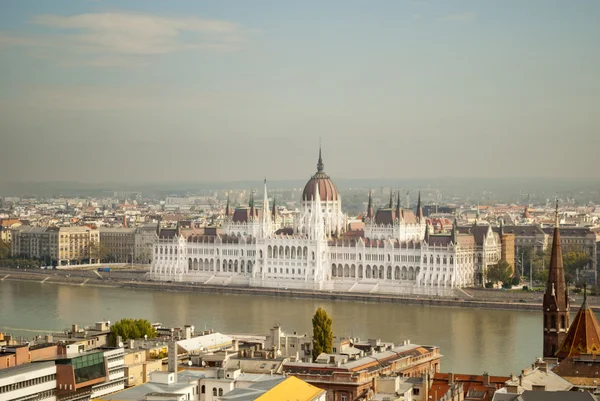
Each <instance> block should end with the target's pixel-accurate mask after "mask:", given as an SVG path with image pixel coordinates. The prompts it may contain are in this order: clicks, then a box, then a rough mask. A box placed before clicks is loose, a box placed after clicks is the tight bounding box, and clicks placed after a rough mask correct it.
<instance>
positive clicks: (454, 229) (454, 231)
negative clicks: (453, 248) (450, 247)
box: [450, 217, 458, 245]
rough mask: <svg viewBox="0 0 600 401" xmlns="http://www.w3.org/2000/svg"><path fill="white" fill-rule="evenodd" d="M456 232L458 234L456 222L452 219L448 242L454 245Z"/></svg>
mask: <svg viewBox="0 0 600 401" xmlns="http://www.w3.org/2000/svg"><path fill="white" fill-rule="evenodd" d="M457 232H458V220H457V219H456V217H454V222H453V223H452V233H451V236H450V240H451V241H452V243H453V244H454V245H456V241H457Z"/></svg>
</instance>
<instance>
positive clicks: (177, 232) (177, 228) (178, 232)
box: [175, 220, 181, 237]
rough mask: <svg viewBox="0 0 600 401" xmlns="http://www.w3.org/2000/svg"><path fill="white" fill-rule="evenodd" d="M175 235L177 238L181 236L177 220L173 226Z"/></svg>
mask: <svg viewBox="0 0 600 401" xmlns="http://www.w3.org/2000/svg"><path fill="white" fill-rule="evenodd" d="M175 235H176V236H177V237H179V236H180V235H181V225H180V224H179V220H177V225H176V226H175Z"/></svg>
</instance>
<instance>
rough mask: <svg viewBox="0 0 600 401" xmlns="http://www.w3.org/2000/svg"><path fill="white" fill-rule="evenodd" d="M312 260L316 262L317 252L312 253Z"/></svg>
mask: <svg viewBox="0 0 600 401" xmlns="http://www.w3.org/2000/svg"><path fill="white" fill-rule="evenodd" d="M312 260H315V251H312Z"/></svg>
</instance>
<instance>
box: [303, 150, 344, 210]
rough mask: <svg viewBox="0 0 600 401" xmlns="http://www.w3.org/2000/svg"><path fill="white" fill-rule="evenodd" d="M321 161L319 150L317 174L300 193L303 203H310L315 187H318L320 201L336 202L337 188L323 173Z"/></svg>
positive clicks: (313, 196)
mask: <svg viewBox="0 0 600 401" xmlns="http://www.w3.org/2000/svg"><path fill="white" fill-rule="evenodd" d="M323 168H324V165H323V159H322V158H321V149H320V148H319V162H318V163H317V173H316V174H315V175H313V176H312V177H311V179H310V180H309V181H308V182H307V183H306V185H305V186H304V191H303V192H302V200H303V201H312V200H313V199H314V198H315V194H316V193H317V185H318V186H319V195H320V197H321V201H323V202H325V201H337V200H339V195H338V191H337V188H336V187H335V185H334V184H333V182H332V181H331V179H330V178H329V176H328V175H327V174H325V173H324V172H323Z"/></svg>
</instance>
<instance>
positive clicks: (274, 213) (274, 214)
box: [271, 195, 278, 222]
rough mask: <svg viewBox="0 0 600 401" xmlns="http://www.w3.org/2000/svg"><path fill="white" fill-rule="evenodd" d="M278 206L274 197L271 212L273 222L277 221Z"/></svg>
mask: <svg viewBox="0 0 600 401" xmlns="http://www.w3.org/2000/svg"><path fill="white" fill-rule="evenodd" d="M277 215H278V213H277V204H276V201H275V196H274V195H273V210H272V211H271V217H272V218H273V222H276V221H277Z"/></svg>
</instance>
